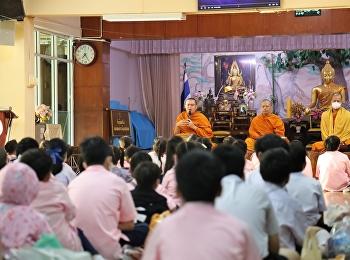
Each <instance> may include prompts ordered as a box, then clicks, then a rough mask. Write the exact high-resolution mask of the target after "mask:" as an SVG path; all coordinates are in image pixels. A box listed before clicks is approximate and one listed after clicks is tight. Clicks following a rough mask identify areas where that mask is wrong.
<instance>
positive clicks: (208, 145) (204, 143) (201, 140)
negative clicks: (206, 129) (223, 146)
mask: <svg viewBox="0 0 350 260" xmlns="http://www.w3.org/2000/svg"><path fill="white" fill-rule="evenodd" d="M196 143H200V144H201V145H202V146H203V147H204V148H205V149H206V150H207V151H209V152H210V151H211V148H212V146H213V144H212V143H211V142H210V140H209V139H208V138H206V137H198V138H197V140H196Z"/></svg>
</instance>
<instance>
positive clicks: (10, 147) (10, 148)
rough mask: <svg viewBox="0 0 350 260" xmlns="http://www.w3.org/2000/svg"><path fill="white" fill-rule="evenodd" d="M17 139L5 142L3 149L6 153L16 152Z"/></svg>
mask: <svg viewBox="0 0 350 260" xmlns="http://www.w3.org/2000/svg"><path fill="white" fill-rule="evenodd" d="M17 145H18V143H17V141H16V140H15V139H12V140H11V141H8V142H7V143H6V144H5V150H6V152H7V153H9V154H12V153H14V152H16V148H17Z"/></svg>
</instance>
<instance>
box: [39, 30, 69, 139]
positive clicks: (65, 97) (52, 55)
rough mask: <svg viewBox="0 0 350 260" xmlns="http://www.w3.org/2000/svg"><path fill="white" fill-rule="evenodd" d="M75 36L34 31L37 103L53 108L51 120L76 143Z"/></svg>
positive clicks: (50, 122)
mask: <svg viewBox="0 0 350 260" xmlns="http://www.w3.org/2000/svg"><path fill="white" fill-rule="evenodd" d="M72 44H73V42H72V40H71V39H69V38H64V37H61V36H58V35H54V34H51V33H46V32H41V31H35V73H36V76H37V78H38V79H39V84H38V86H37V88H36V104H37V105H40V104H45V105H48V106H50V108H51V109H52V114H53V116H52V118H51V119H50V120H49V121H48V122H47V123H49V124H60V125H61V126H62V134H63V139H64V140H65V141H66V142H67V143H68V144H73V143H74V140H73V139H74V128H73V127H74V125H73V119H74V117H73V116H74V115H73V58H72V57H73V55H72Z"/></svg>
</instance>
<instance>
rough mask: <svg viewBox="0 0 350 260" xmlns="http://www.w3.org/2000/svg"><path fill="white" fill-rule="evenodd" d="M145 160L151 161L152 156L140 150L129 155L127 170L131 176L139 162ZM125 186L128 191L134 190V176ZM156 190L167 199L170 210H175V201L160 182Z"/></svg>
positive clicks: (135, 184)
mask: <svg viewBox="0 0 350 260" xmlns="http://www.w3.org/2000/svg"><path fill="white" fill-rule="evenodd" d="M147 161H148V162H152V158H151V156H150V155H149V154H148V153H146V152H142V151H140V152H137V153H135V154H134V155H133V156H132V157H131V161H130V169H129V170H130V173H131V176H133V177H134V171H135V169H136V167H137V166H138V165H139V164H140V163H142V162H147ZM127 186H128V189H129V190H130V191H132V190H134V189H135V187H136V186H137V180H136V179H135V178H133V179H132V181H131V182H129V183H128V184H127ZM156 192H158V193H159V194H160V195H162V196H164V197H165V198H166V199H167V204H168V207H169V209H170V210H171V211H175V210H176V203H175V201H174V200H173V198H172V197H171V196H170V195H169V194H168V192H167V190H166V189H165V188H164V187H163V186H162V185H161V184H158V186H157V188H156Z"/></svg>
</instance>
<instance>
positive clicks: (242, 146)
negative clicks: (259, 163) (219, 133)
mask: <svg viewBox="0 0 350 260" xmlns="http://www.w3.org/2000/svg"><path fill="white" fill-rule="evenodd" d="M232 146H234V147H237V148H238V149H240V150H241V151H242V153H243V154H244V155H245V154H246V153H247V144H246V142H244V141H243V140H241V139H237V140H235V141H234V142H233V143H232Z"/></svg>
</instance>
